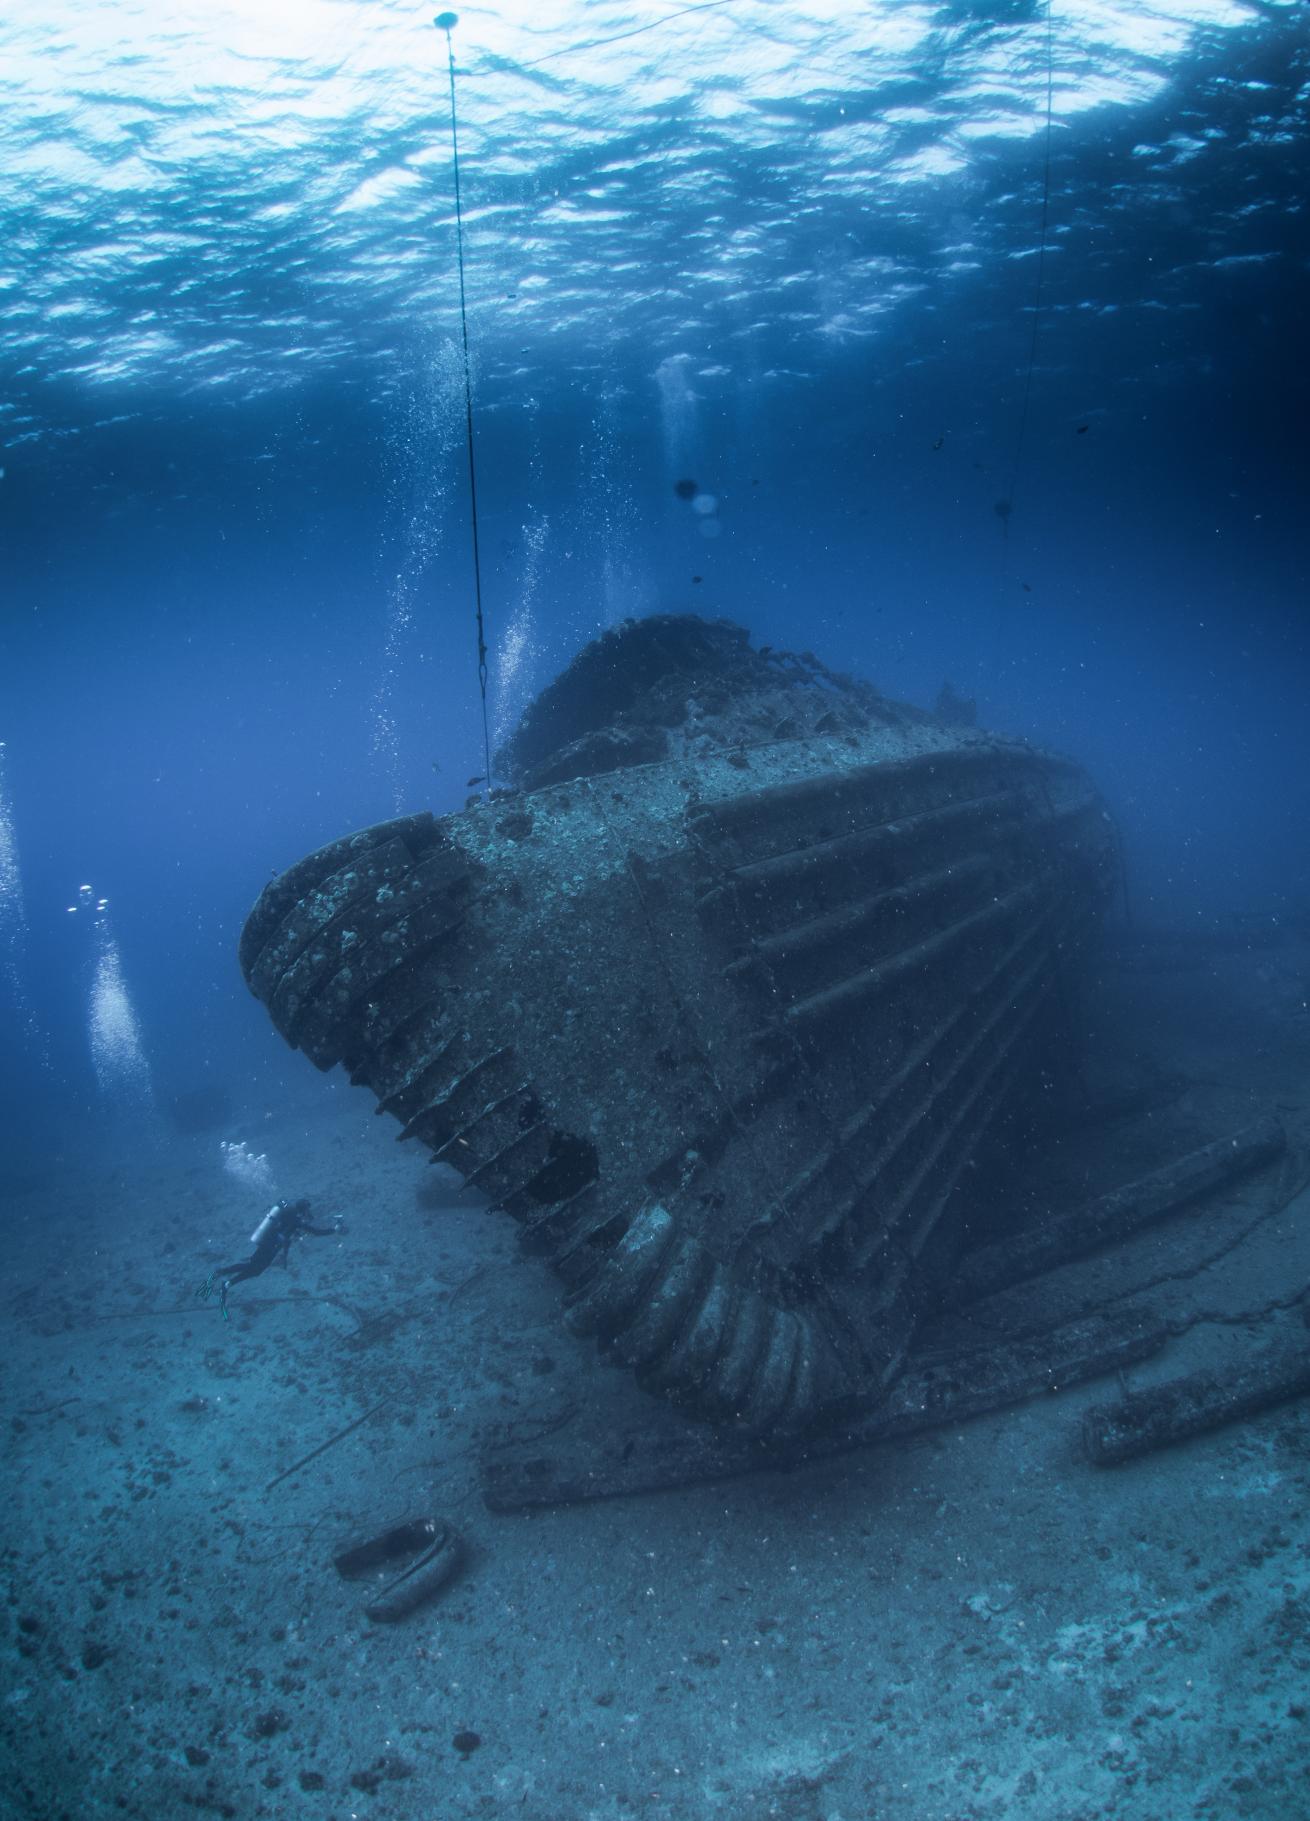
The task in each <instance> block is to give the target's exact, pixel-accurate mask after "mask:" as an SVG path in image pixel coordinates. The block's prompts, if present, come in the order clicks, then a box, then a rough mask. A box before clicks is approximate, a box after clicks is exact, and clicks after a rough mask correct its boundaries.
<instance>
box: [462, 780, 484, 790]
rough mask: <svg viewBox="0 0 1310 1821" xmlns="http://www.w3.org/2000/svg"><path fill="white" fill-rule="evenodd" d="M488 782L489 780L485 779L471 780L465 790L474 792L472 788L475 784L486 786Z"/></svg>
mask: <svg viewBox="0 0 1310 1821" xmlns="http://www.w3.org/2000/svg"><path fill="white" fill-rule="evenodd" d="M486 781H487V780H486V779H485V778H470V779H469V781H468V783H467V784H466V785H465V786H464V788H465V790H472V788H473V786H474V785H475V784H485V783H486Z"/></svg>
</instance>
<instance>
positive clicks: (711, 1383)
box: [241, 619, 1114, 1433]
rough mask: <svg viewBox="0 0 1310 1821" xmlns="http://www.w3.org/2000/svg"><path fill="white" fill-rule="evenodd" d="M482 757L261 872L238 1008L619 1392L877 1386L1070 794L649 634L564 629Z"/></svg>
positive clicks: (1077, 825)
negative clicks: (368, 1104)
mask: <svg viewBox="0 0 1310 1821" xmlns="http://www.w3.org/2000/svg"><path fill="white" fill-rule="evenodd" d="M505 762H506V763H507V764H508V765H509V766H510V767H511V768H513V769H514V770H515V771H517V774H518V775H519V776H520V777H521V778H522V779H523V780H524V781H525V782H526V783H527V784H528V785H529V786H535V787H530V788H526V789H523V790H519V791H513V792H510V791H506V792H497V793H496V794H495V795H494V796H493V797H492V798H491V799H490V800H489V801H474V802H471V803H470V804H469V806H468V807H467V808H466V809H465V810H464V811H462V812H461V813H459V814H456V815H452V816H447V817H445V818H442V819H440V820H438V819H437V818H435V817H433V816H430V815H416V816H408V817H404V818H401V819H400V820H398V821H395V822H390V823H385V824H382V825H381V826H379V827H376V828H371V829H366V830H364V831H363V832H362V833H361V834H358V835H355V836H352V837H348V838H347V839H345V840H343V841H339V842H336V843H334V844H333V845H332V846H331V847H328V848H325V849H323V850H321V851H320V852H319V853H317V854H314V855H311V856H310V857H309V858H308V859H306V860H304V861H301V862H300V863H299V864H298V865H297V866H295V867H293V868H292V869H291V871H290V872H288V873H286V874H284V875H283V876H282V877H281V878H279V879H277V880H275V881H274V882H273V883H272V884H271V885H270V886H269V887H268V888H267V890H266V891H265V892H264V894H263V896H262V897H261V898H260V900H259V902H258V904H257V905H256V906H255V909H254V911H253V912H252V914H251V917H250V919H249V922H248V923H247V926H246V929H245V932H244V935H243V938H242V945H241V961H242V967H243V970H244V972H245V974H246V978H247V980H248V981H249V983H250V985H251V988H252V990H253V991H254V992H255V993H256V994H257V995H258V996H259V997H260V998H261V999H262V1000H264V1001H265V1003H266V1004H267V1005H268V1006H269V1009H270V1012H271V1014H272V1016H273V1018H274V1021H275V1023H276V1024H277V1026H278V1028H279V1030H280V1031H281V1032H282V1034H283V1035H284V1036H285V1037H286V1038H287V1040H288V1042H290V1043H291V1044H293V1045H295V1046H297V1047H299V1048H301V1049H303V1050H304V1051H305V1053H306V1054H307V1055H308V1056H310V1058H311V1059H312V1060H313V1061H314V1062H315V1063H316V1064H317V1065H318V1067H320V1068H324V1069H326V1068H330V1067H332V1066H333V1065H334V1064H336V1063H342V1064H344V1066H345V1067H346V1068H347V1069H348V1070H349V1071H350V1075H351V1078H352V1080H354V1081H356V1082H360V1083H362V1084H365V1085H367V1086H368V1087H370V1088H371V1089H372V1090H373V1092H374V1093H375V1094H376V1096H377V1099H378V1102H379V1108H380V1110H385V1111H387V1112H389V1113H391V1114H393V1115H394V1116H395V1117H396V1118H397V1119H398V1120H399V1121H400V1122H401V1125H402V1134H401V1135H402V1136H403V1137H413V1138H417V1139H419V1140H420V1141H421V1142H422V1143H423V1144H425V1145H426V1146H428V1148H429V1149H430V1150H431V1151H432V1152H433V1154H434V1155H435V1156H437V1157H440V1158H443V1159H445V1160H446V1161H448V1162H450V1163H452V1164H454V1165H455V1167H456V1168H457V1169H459V1170H460V1171H461V1173H462V1174H463V1175H464V1176H465V1178H466V1179H467V1180H468V1181H470V1182H472V1183H475V1184H476V1185H477V1187H478V1188H480V1189H481V1190H483V1191H485V1192H486V1193H487V1194H488V1195H489V1196H490V1197H491V1198H492V1200H493V1201H494V1202H495V1203H496V1204H497V1205H498V1206H500V1207H502V1208H504V1209H506V1210H507V1211H508V1212H509V1213H510V1214H512V1215H513V1216H514V1217H515V1218H516V1219H517V1220H518V1221H520V1222H521V1223H522V1226H523V1228H524V1231H525V1234H526V1235H527V1236H528V1237H529V1238H530V1240H531V1241H532V1242H534V1243H535V1244H536V1245H537V1246H539V1247H540V1248H541V1249H542V1250H544V1252H545V1253H546V1254H547V1255H548V1256H549V1257H550V1259H551V1260H552V1262H553V1263H554V1265H555V1267H556V1268H557V1270H558V1271H559V1272H560V1274H561V1275H562V1277H563V1278H564V1280H565V1282H566V1284H567V1285H568V1292H567V1297H566V1306H567V1319H568V1322H569V1324H570V1326H571V1327H573V1328H574V1329H575V1330H576V1331H579V1332H583V1333H594V1334H596V1335H597V1336H598V1337H599V1338H600V1340H601V1342H602V1344H603V1345H604V1346H605V1347H606V1348H607V1349H608V1350H609V1352H610V1353H611V1354H612V1355H613V1356H615V1357H617V1358H618V1359H620V1360H623V1361H625V1362H626V1363H628V1364H629V1365H630V1366H632V1367H633V1368H634V1370H635V1371H636V1372H637V1374H638V1377H639V1378H640V1380H641V1382H642V1383H643V1384H645V1385H647V1386H648V1387H649V1388H650V1389H652V1390H654V1391H657V1392H660V1393H662V1394H664V1395H665V1396H667V1397H669V1398H671V1399H673V1400H674V1401H676V1402H678V1403H679V1404H681V1405H683V1406H685V1407H687V1408H688V1409H691V1410H694V1411H695V1412H697V1413H699V1414H701V1415H704V1416H707V1417H709V1418H711V1419H712V1420H715V1421H719V1422H724V1423H732V1424H738V1425H741V1426H743V1427H745V1428H747V1429H749V1430H752V1431H755V1432H762V1433H765V1432H766V1433H772V1432H786V1431H788V1430H792V1429H795V1428H797V1427H799V1426H800V1425H802V1424H804V1423H808V1422H810V1421H813V1420H815V1419H816V1418H817V1417H820V1416H822V1415H823V1414H824V1413H825V1412H829V1411H836V1410H838V1409H845V1408H849V1407H850V1406H852V1405H867V1404H870V1403H873V1402H876V1400H877V1399H878V1398H879V1397H880V1396H881V1395H883V1394H884V1393H885V1391H886V1390H887V1388H888V1387H889V1386H890V1384H891V1383H892V1382H893V1380H894V1379H895V1377H896V1375H897V1373H898V1371H899V1370H900V1367H901V1365H902V1363H903V1361H904V1358H905V1354H906V1351H907V1348H908V1345H909V1341H910V1337H911V1334H912V1332H913V1328H914V1325H915V1322H916V1319H917V1317H918V1314H919V1311H920V1309H921V1308H922V1307H923V1306H924V1303H925V1300H926V1299H928V1298H930V1297H931V1296H932V1295H933V1294H934V1292H935V1288H936V1287H937V1286H938V1285H939V1284H940V1281H941V1279H942V1277H943V1275H944V1274H945V1273H948V1272H949V1268H950V1263H951V1259H952V1257H953V1237H952V1223H951V1221H950V1220H949V1219H948V1218H944V1215H945V1213H946V1210H947V1208H948V1204H949V1202H950V1199H951V1196H952V1192H953V1190H954V1189H955V1188H956V1185H957V1183H958V1181H959V1178H960V1176H961V1173H962V1171H963V1170H964V1169H965V1168H966V1166H967V1165H968V1164H969V1162H970V1160H971V1158H972V1157H973V1156H974V1155H975V1153H976V1151H977V1148H978V1146H979V1144H980V1143H981V1141H982V1140H983V1139H984V1137H985V1136H986V1135H987V1134H988V1133H989V1132H990V1131H993V1130H994V1129H995V1127H996V1125H997V1122H998V1120H1000V1119H1001V1117H1002V1116H1003V1115H1004V1113H1005V1112H1006V1110H1007V1108H1008V1107H1009V1106H1010V1104H1011V1103H1012V1100H1013V1097H1014V1095H1015V1094H1016V1093H1019V1092H1021V1091H1022V1090H1023V1089H1024V1087H1025V1085H1026V1083H1027V1082H1028V1080H1029V1078H1030V1077H1031V1075H1032V1073H1033V1070H1034V1068H1035V1067H1036V1063H1037V1058H1038V1057H1039V1056H1040V1054H1041V1046H1042V1045H1043V1044H1044V1043H1049V1042H1050V1041H1051V1040H1052V1037H1053V1034H1054V1033H1055V1030H1056V1027H1057V1026H1058V1022H1059V1018H1060V1015H1061V1008H1062V1007H1063V1006H1064V1005H1065V1004H1066V1003H1067V995H1068V993H1069V992H1070V990H1072V988H1073V987H1074V986H1075V984H1076V981H1077V975H1078V972H1079V967H1080V961H1081V957H1082V955H1083V952H1084V950H1085V948H1086V945H1087V944H1088V942H1089V940H1090V939H1091V938H1092V937H1093V935H1094V933H1095V929H1096V926H1097V923H1098V921H1099V917H1100V914H1101V912H1102V909H1103V907H1104V905H1105V902H1106V899H1107V897H1108V893H1109V889H1110V882H1111V879H1112V876H1113V871H1114V844H1113V834H1112V830H1111V828H1110V825H1109V823H1108V820H1107V818H1106V817H1105V814H1104V812H1103V810H1102V808H1101V805H1100V802H1099V800H1098V798H1097V797H1096V794H1095V792H1094V791H1093V790H1092V788H1091V787H1090V785H1089V784H1088V781H1087V779H1086V778H1085V777H1084V776H1083V774H1082V773H1081V772H1080V771H1079V770H1078V768H1077V767H1076V766H1074V765H1072V764H1070V763H1069V762H1068V761H1065V760H1063V759H1059V758H1056V757H1053V756H1051V755H1049V754H1044V753H1040V752H1037V751H1034V750H1033V749H1031V748H1029V747H1027V746H1025V745H1022V744H1020V743H1016V742H1008V741H1001V740H997V739H995V738H992V737H990V736H988V735H986V734H983V733H980V732H978V731H976V730H973V729H968V728H966V729H961V728H958V727H952V726H946V725H943V724H942V723H941V722H939V721H937V720H934V719H933V718H932V717H931V716H927V715H923V714H919V713H917V712H916V711H914V710H910V709H906V708H904V707H902V706H900V705H898V704H895V703H891V702H888V701H886V700H885V699H884V698H882V697H879V696H877V695H876V693H875V692H874V691H872V690H871V689H870V688H869V687H868V686H867V685H862V684H858V683H853V682H851V681H850V680H849V679H845V678H841V677H835V676H833V675H832V674H831V673H829V672H827V671H825V670H824V669H823V667H822V666H821V665H819V664H818V663H817V661H816V660H814V659H812V658H810V657H808V656H806V657H805V658H803V659H795V658H791V657H789V656H786V655H783V656H777V655H774V654H770V653H765V654H760V653H755V652H751V651H750V650H749V649H748V647H747V644H746V635H745V634H744V633H741V632H740V631H739V629H736V628H730V627H725V626H722V625H720V626H707V625H706V624H705V623H704V622H699V621H692V620H673V619H662V620H656V621H647V622H642V623H640V624H638V625H637V626H633V627H629V628H624V629H621V630H620V631H619V632H618V633H616V634H611V635H608V636H607V638H606V640H603V641H601V642H599V644H598V645H597V646H594V647H591V648H589V649H588V651H587V652H586V653H584V654H582V657H581V658H580V659H579V660H577V662H576V663H575V665H574V666H573V667H572V668H571V670H570V671H569V672H566V673H565V676H564V677H563V678H562V679H560V681H559V683H557V684H556V685H554V686H552V690H548V691H546V692H545V693H544V694H543V696H542V697H541V698H539V700H538V702H537V703H536V704H534V706H533V708H532V709H531V710H529V712H528V714H527V715H526V716H525V718H524V722H523V724H522V726H521V728H520V732H519V734H518V735H516V736H515V740H513V741H511V742H510V745H509V747H508V748H507V753H506V755H505ZM584 774H585V775H584ZM542 780H548V781H542Z"/></svg>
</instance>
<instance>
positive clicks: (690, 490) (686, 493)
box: [673, 480, 700, 500]
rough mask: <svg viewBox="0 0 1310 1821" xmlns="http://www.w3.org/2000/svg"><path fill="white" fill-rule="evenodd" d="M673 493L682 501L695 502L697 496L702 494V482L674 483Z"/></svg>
mask: <svg viewBox="0 0 1310 1821" xmlns="http://www.w3.org/2000/svg"><path fill="white" fill-rule="evenodd" d="M673 491H674V492H675V493H676V494H677V496H678V498H679V499H680V500H694V499H695V497H696V495H697V494H698V493H699V492H700V482H699V481H692V480H686V481H674V483H673Z"/></svg>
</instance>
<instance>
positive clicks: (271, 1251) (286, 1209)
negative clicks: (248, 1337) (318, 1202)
mask: <svg viewBox="0 0 1310 1821" xmlns="http://www.w3.org/2000/svg"><path fill="white" fill-rule="evenodd" d="M308 1214H309V1203H308V1201H303V1200H302V1201H280V1202H278V1203H277V1205H276V1206H275V1207H273V1208H271V1209H270V1210H269V1213H268V1216H267V1217H266V1219H265V1221H264V1223H263V1224H262V1225H261V1227H260V1228H259V1230H258V1236H257V1238H256V1240H255V1249H254V1251H253V1252H252V1253H251V1255H250V1257H249V1258H243V1259H239V1260H238V1261H237V1263H236V1264H232V1265H220V1266H219V1268H218V1269H217V1270H216V1271H211V1272H210V1274H209V1278H208V1281H207V1282H206V1283H204V1284H202V1285H201V1287H200V1291H199V1294H200V1295H201V1296H202V1297H205V1298H208V1297H209V1296H210V1295H211V1294H212V1293H213V1288H214V1279H215V1278H216V1277H218V1278H221V1279H222V1283H223V1287H222V1290H221V1291H220V1293H219V1299H218V1301H219V1307H220V1308H221V1309H222V1311H223V1313H224V1315H226V1314H227V1293H228V1291H229V1290H230V1289H231V1287H232V1285H233V1284H240V1283H244V1282H245V1280H246V1279H247V1278H248V1277H259V1276H261V1275H262V1274H263V1273H264V1272H265V1271H267V1269H268V1267H269V1266H270V1265H271V1264H276V1263H278V1262H279V1261H280V1262H281V1263H282V1264H285V1263H286V1262H287V1254H288V1253H289V1252H290V1250H291V1242H292V1240H293V1239H298V1238H299V1237H300V1235H301V1234H302V1233H312V1234H313V1235H314V1237H315V1238H316V1239H327V1238H328V1237H329V1236H330V1235H332V1234H334V1233H340V1232H342V1231H343V1229H342V1228H341V1227H340V1226H335V1227H313V1226H311V1225H310V1224H309V1221H308V1219H307V1218H306V1217H307V1215H308Z"/></svg>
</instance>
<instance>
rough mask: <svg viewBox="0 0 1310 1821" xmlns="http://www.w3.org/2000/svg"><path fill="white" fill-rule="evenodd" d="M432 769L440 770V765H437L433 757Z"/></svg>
mask: <svg viewBox="0 0 1310 1821" xmlns="http://www.w3.org/2000/svg"><path fill="white" fill-rule="evenodd" d="M432 769H433V771H440V770H441V767H440V765H438V763H437V761H436V760H435V759H434V760H433V761H432Z"/></svg>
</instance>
